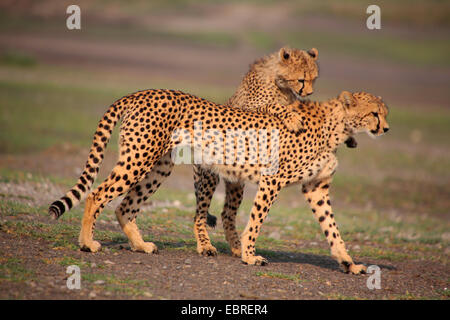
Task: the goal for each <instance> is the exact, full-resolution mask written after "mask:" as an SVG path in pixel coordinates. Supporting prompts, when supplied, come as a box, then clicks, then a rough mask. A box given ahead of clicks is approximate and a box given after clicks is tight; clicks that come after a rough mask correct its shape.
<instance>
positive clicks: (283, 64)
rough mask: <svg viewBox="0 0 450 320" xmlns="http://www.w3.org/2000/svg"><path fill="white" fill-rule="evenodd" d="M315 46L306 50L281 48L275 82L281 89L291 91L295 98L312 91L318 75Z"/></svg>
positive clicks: (317, 53)
mask: <svg viewBox="0 0 450 320" xmlns="http://www.w3.org/2000/svg"><path fill="white" fill-rule="evenodd" d="M318 57H319V52H318V51H317V49H316V48H312V49H310V50H308V51H304V50H298V49H290V48H281V49H280V51H279V52H278V65H277V68H276V78H275V82H276V84H277V86H278V87H279V88H280V89H281V90H282V91H287V92H291V93H292V94H293V95H294V96H295V97H296V98H297V99H300V98H301V97H306V96H308V95H310V94H312V93H313V91H314V89H313V85H314V81H315V80H316V78H317V77H318V76H319V67H318V66H317V62H316V61H317V58H318Z"/></svg>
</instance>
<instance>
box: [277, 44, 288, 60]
mask: <svg viewBox="0 0 450 320" xmlns="http://www.w3.org/2000/svg"><path fill="white" fill-rule="evenodd" d="M289 51H290V50H289V49H288V48H285V47H283V48H281V49H280V51H278V57H279V58H280V61H288V60H289V58H290V57H291V53H290V52H289Z"/></svg>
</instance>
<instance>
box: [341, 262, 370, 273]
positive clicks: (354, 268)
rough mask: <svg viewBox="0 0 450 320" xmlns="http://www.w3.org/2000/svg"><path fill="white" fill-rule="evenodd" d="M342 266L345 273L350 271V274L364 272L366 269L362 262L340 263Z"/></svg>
mask: <svg viewBox="0 0 450 320" xmlns="http://www.w3.org/2000/svg"><path fill="white" fill-rule="evenodd" d="M342 265H343V266H344V270H345V272H346V273H351V274H365V273H366V271H367V268H366V266H365V265H363V264H354V263H351V264H348V263H346V264H344V263H343V264H342Z"/></svg>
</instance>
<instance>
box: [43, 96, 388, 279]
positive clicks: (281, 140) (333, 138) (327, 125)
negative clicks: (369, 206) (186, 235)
mask: <svg viewBox="0 0 450 320" xmlns="http://www.w3.org/2000/svg"><path fill="white" fill-rule="evenodd" d="M290 107H292V108H295V109H296V110H297V112H298V113H299V114H300V115H301V117H302V120H303V123H304V125H305V128H306V129H304V130H302V132H301V133H293V132H291V131H290V130H288V129H287V128H286V127H285V126H284V125H283V123H282V121H281V120H279V119H278V118H276V117H274V116H271V115H267V114H260V113H254V112H246V111H243V110H240V109H238V108H231V107H225V106H221V105H217V104H214V103H212V102H209V101H207V100H204V99H201V98H198V97H195V96H193V95H189V94H185V93H182V92H180V91H172V90H147V91H140V92H137V93H134V94H131V95H128V96H126V97H123V98H121V99H119V100H118V101H116V102H115V103H113V104H112V105H111V106H110V108H109V109H108V110H107V112H106V113H105V115H104V116H103V118H102V119H101V120H100V123H99V125H98V127H97V131H96V133H95V135H94V141H93V144H92V146H91V149H90V153H89V159H88V161H87V164H86V166H85V169H84V171H83V173H82V174H81V176H80V178H79V180H78V183H77V184H76V185H75V186H74V187H73V188H72V189H71V190H70V191H69V192H68V193H67V194H66V195H65V196H64V197H63V198H62V200H58V201H56V202H54V203H53V204H52V205H51V206H50V208H49V213H50V214H51V215H52V216H53V217H55V218H56V217H59V216H60V215H61V213H62V212H64V210H65V209H67V208H70V207H72V206H73V205H76V204H78V203H79V201H81V200H82V199H83V197H84V196H85V195H86V194H87V193H88V192H89V190H90V188H91V187H92V184H93V182H94V179H95V177H96V175H97V173H98V170H99V166H100V163H101V161H102V159H103V154H104V151H105V148H106V145H107V143H108V141H109V138H110V136H111V131H112V129H113V127H114V126H115V125H116V123H117V122H118V121H119V119H121V118H123V123H122V125H121V129H120V142H119V144H120V150H119V159H118V162H117V165H116V166H115V167H114V168H113V170H112V172H111V173H110V175H109V176H108V178H107V179H106V180H105V181H104V182H103V183H101V184H100V185H99V186H98V187H97V188H96V189H95V190H94V191H93V192H92V193H90V194H89V196H88V197H87V199H86V207H85V211H84V216H83V219H82V226H81V232H80V236H79V244H80V246H81V248H82V249H83V250H86V251H91V252H96V251H98V250H99V249H100V247H101V245H100V243H99V242H97V241H95V240H94V239H93V232H94V227H95V220H96V219H97V217H98V215H99V214H100V213H101V211H102V210H103V208H104V207H105V205H106V204H107V203H109V202H110V201H111V200H113V199H115V198H116V197H118V196H120V195H122V194H124V193H126V192H127V191H128V190H130V189H131V188H133V187H134V186H136V185H137V184H139V182H140V181H141V180H142V179H144V178H145V177H146V174H147V173H148V172H150V171H151V170H152V169H153V167H154V166H155V164H156V163H158V161H159V160H160V159H161V158H162V157H163V156H164V155H165V154H166V153H167V152H168V151H169V150H172V149H174V148H176V147H177V146H180V145H182V144H185V143H186V144H189V143H188V142H189V140H194V149H195V148H196V147H197V148H200V149H201V150H205V149H206V147H207V145H206V144H205V141H214V142H215V146H217V143H218V145H219V147H216V148H213V151H214V152H216V156H217V155H218V154H220V152H223V153H224V154H225V157H227V154H228V156H229V154H230V145H228V144H225V145H223V143H222V144H221V142H223V136H226V135H227V132H228V133H229V130H234V129H235V128H239V129H241V131H242V130H244V131H247V132H252V133H253V132H254V131H255V130H256V132H258V134H259V133H260V132H266V135H263V134H261V135H260V136H257V137H256V141H255V140H254V139H252V138H251V136H252V135H251V136H250V137H249V136H245V137H243V136H240V135H237V136H236V135H235V136H233V138H236V139H235V140H237V142H240V143H241V145H242V143H244V141H245V144H244V146H245V147H244V149H243V150H242V149H238V150H232V151H231V154H232V155H234V156H236V158H239V159H240V160H244V161H243V162H240V161H236V159H234V160H235V161H225V162H221V161H217V162H214V161H212V162H211V161H210V160H211V159H210V158H208V157H206V159H205V161H204V163H203V164H201V165H202V166H204V167H206V168H208V169H209V170H214V172H216V173H218V174H220V175H221V176H223V177H224V178H225V179H227V180H231V181H250V182H253V183H256V184H257V185H258V191H257V194H256V196H255V200H254V205H253V207H252V210H251V213H250V218H249V221H248V224H247V227H246V228H245V230H244V232H243V234H242V237H241V259H242V261H243V262H244V263H246V264H251V265H263V264H266V263H267V260H266V259H265V258H263V257H261V256H257V255H255V243H256V239H257V237H258V234H259V233H260V231H261V226H262V224H263V222H264V219H265V218H266V216H267V214H268V212H269V209H270V207H271V205H272V204H273V202H274V201H275V200H276V198H277V195H278V193H279V192H280V190H281V189H282V188H283V187H285V186H287V185H290V184H300V185H301V186H302V191H303V193H304V195H305V197H306V199H307V201H308V203H309V204H310V206H311V208H312V210H313V213H314V215H315V217H316V218H317V220H318V222H319V224H320V227H321V229H322V231H323V233H324V234H325V237H326V239H327V241H328V243H329V245H330V250H331V254H332V256H333V257H334V258H335V259H336V260H337V261H338V263H340V264H341V265H342V266H343V268H344V269H345V271H347V272H351V273H354V274H357V273H361V272H364V271H365V267H364V266H363V265H357V264H355V263H354V262H353V260H352V258H351V257H350V256H349V255H348V253H347V251H346V249H345V244H344V241H343V240H342V238H341V236H340V233H339V230H338V227H337V225H336V222H335V219H334V213H333V210H332V208H331V203H330V199H329V192H328V190H329V187H330V183H331V179H332V175H333V173H334V172H335V170H336V167H337V159H336V155H335V154H336V149H337V147H338V146H339V145H340V144H342V143H344V141H346V140H347V139H348V137H351V136H353V135H354V134H356V133H358V132H367V133H368V134H370V135H375V136H378V135H382V134H383V133H385V132H386V131H387V130H388V129H389V125H388V123H387V121H386V116H387V114H388V109H387V107H386V105H385V104H384V103H383V101H382V100H381V98H379V97H375V96H373V95H371V94H369V93H363V92H361V93H354V94H352V93H350V92H346V91H344V92H342V93H341V94H340V95H339V96H338V97H337V98H334V99H331V100H329V101H327V102H323V103H318V102H304V103H301V102H299V101H295V102H294V103H293V105H292V106H290ZM275 109H277V106H275ZM199 124H201V125H200V129H199ZM260 129H261V130H260ZM195 137H197V138H200V137H201V138H202V139H200V140H201V142H200V145H195V143H196V142H195V141H196V140H195ZM256 145H258V150H259V151H258V152H256V153H255V152H254V150H255V147H256ZM261 145H262V146H265V147H266V149H267V150H270V151H269V152H266V151H267V150H264V148H260V146H261ZM214 152H212V153H208V155H214ZM212 158H214V159H217V158H216V157H215V156H212ZM231 158H233V157H231ZM206 160H208V161H206ZM232 160H233V159H232ZM267 160H268V161H267ZM158 186H159V185H158V184H157V183H156V185H155V184H153V183H152V182H151V181H149V182H148V183H147V185H145V186H142V187H141V188H139V190H136V193H137V194H136V197H133V198H129V199H128V200H127V198H125V199H124V201H128V202H130V201H131V202H133V203H134V202H136V203H142V199H143V196H144V195H143V190H142V188H145V189H146V193H147V194H148V193H153V192H154V191H156V189H157V188H158ZM66 205H67V208H65V206H66ZM116 214H117V217H118V219H119V222H120V225H121V227H122V229H123V231H124V232H125V234H126V235H127V236H128V238H129V240H130V243H131V244H132V247H135V248H136V247H138V248H143V249H145V250H144V251H146V252H157V248H156V246H155V245H154V244H153V243H151V242H144V241H143V239H142V237H141V235H140V233H139V231H138V229H137V225H136V210H130V209H128V210H125V211H120V210H117V211H116ZM205 215H206V213H205Z"/></svg>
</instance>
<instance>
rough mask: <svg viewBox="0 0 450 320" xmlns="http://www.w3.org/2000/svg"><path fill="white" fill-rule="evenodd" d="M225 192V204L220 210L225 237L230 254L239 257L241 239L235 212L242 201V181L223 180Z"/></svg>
mask: <svg viewBox="0 0 450 320" xmlns="http://www.w3.org/2000/svg"><path fill="white" fill-rule="evenodd" d="M225 192H226V196H225V204H224V206H223V211H222V224H223V229H224V231H225V239H226V240H227V242H228V243H229V244H230V248H231V254H232V255H233V256H235V257H240V256H241V241H240V239H239V236H238V233H237V231H236V213H237V210H238V208H239V206H240V205H241V202H242V197H243V195H244V185H243V184H242V183H231V182H229V181H225Z"/></svg>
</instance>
